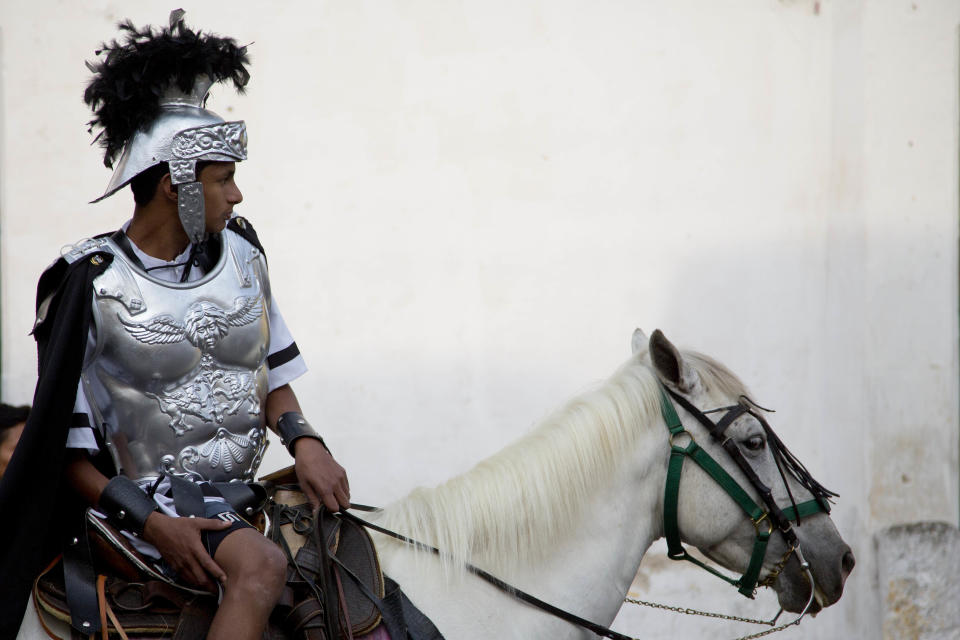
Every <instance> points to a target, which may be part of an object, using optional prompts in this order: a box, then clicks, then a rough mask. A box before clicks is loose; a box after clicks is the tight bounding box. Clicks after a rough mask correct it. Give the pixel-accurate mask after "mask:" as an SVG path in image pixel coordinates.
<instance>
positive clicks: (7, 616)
mask: <svg viewBox="0 0 960 640" xmlns="http://www.w3.org/2000/svg"><path fill="white" fill-rule="evenodd" d="M228 228H229V229H231V230H232V231H234V232H236V233H239V234H240V235H241V236H243V237H244V238H245V239H246V240H247V241H248V242H250V243H251V244H252V245H254V246H255V247H257V248H258V249H260V251H261V252H262V251H263V246H262V245H261V244H260V241H259V239H258V238H257V234H256V231H254V229H253V227H252V226H251V225H250V223H249V222H247V221H246V220H244V219H243V218H239V217H237V218H234V219H232V220H230V223H229V225H228ZM112 259H113V255H112V254H110V253H107V252H94V253H91V254H88V255H86V256H85V257H84V258H82V259H80V260H78V261H77V262H74V263H72V264H70V263H67V261H66V260H64V259H63V258H61V259H59V260H57V261H56V262H55V263H54V264H53V265H51V266H50V267H49V268H48V269H47V270H46V271H44V272H43V275H41V276H40V281H39V284H38V285H37V317H38V322H37V324H36V325H35V326H34V330H33V336H34V338H35V339H36V341H37V364H38V378H37V387H36V390H35V392H34V395H33V408H32V409H31V411H30V417H29V418H28V419H27V424H26V427H24V430H23V435H22V436H21V437H20V442H19V443H18V444H17V448H16V450H15V451H14V453H13V457H12V458H11V460H10V463H9V465H8V466H7V470H6V472H5V473H4V475H3V478H2V479H0V640H13V639H14V638H15V637H16V635H17V631H18V630H19V628H20V622H21V621H22V619H23V614H24V610H25V608H26V605H27V602H28V600H29V597H30V589H31V587H32V585H33V580H34V578H36V576H37V575H38V574H39V573H40V572H41V571H42V570H43V569H44V567H46V566H47V565H48V564H49V563H50V562H51V561H52V560H53V559H55V558H56V557H57V555H58V554H59V553H60V550H61V549H62V546H63V542H64V541H65V540H66V539H68V538H69V537H72V536H73V535H74V533H75V531H77V530H79V525H80V523H81V521H82V514H83V511H84V509H85V507H86V505H84V504H83V503H82V502H81V501H80V500H79V499H78V498H76V497H75V496H74V495H73V493H72V492H71V491H70V490H69V489H67V488H66V487H65V486H64V484H63V467H64V461H65V459H66V442H67V433H68V432H69V430H70V427H71V426H72V425H73V422H74V414H73V407H74V403H75V401H76V394H77V385H78V383H79V381H80V369H81V367H82V365H83V356H84V351H85V349H86V343H87V334H88V332H89V330H90V318H91V304H92V301H93V295H92V291H93V279H94V278H96V277H97V276H98V275H100V274H101V273H103V272H104V271H105V270H106V268H107V267H108V266H109V265H110V263H111V261H112ZM94 431H96V430H94ZM101 452H102V453H101V455H100V456H98V457H97V458H95V459H94V460H93V463H94V465H95V466H96V467H97V468H98V469H100V471H101V472H102V473H104V475H106V476H108V477H109V476H113V475H115V474H116V472H115V471H114V470H113V464H112V462H111V460H110V457H109V455H108V454H107V453H106V452H105V450H104V448H102V447H101Z"/></svg>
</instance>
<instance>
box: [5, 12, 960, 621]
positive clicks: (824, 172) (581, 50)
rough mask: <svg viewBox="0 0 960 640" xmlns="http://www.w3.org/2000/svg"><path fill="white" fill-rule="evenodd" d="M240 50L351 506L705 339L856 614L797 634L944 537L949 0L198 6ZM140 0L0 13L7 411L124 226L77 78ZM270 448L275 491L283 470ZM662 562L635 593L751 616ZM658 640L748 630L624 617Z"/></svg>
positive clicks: (954, 466)
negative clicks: (637, 364) (748, 392)
mask: <svg viewBox="0 0 960 640" xmlns="http://www.w3.org/2000/svg"><path fill="white" fill-rule="evenodd" d="M185 8H186V9H187V20H188V22H189V23H190V24H191V25H193V26H195V27H202V28H204V29H209V30H212V31H215V32H218V33H223V34H229V35H232V36H235V37H236V38H238V40H240V41H241V42H253V43H254V44H253V45H252V47H251V56H252V58H253V66H252V80H251V83H250V85H249V88H248V93H247V95H246V96H243V97H237V96H235V95H233V93H232V90H230V89H227V88H220V89H218V90H216V91H215V93H214V95H213V96H212V98H211V101H210V106H211V108H213V109H214V110H215V111H217V112H219V113H221V115H224V116H225V117H227V118H228V119H232V118H243V119H245V120H246V121H247V125H248V128H249V131H250V159H249V160H248V161H247V162H245V163H243V164H242V165H241V166H240V167H239V172H238V181H239V184H240V186H241V188H242V189H243V190H244V195H245V200H244V202H243V204H242V205H240V206H238V207H237V211H238V213H241V214H242V215H245V216H247V217H248V218H250V219H251V220H252V221H253V223H254V224H255V225H256V226H257V228H258V231H259V233H260V236H261V238H262V240H263V241H264V244H265V245H266V247H267V250H268V255H269V256H270V259H271V262H270V265H271V269H272V280H273V287H274V292H275V294H276V296H277V299H278V300H279V303H280V305H281V307H282V309H283V311H284V313H285V316H286V317H287V320H288V323H289V324H290V325H291V328H292V330H293V331H294V333H295V335H296V336H297V338H298V342H299V345H300V348H301V350H302V351H303V353H304V355H305V357H306V358H307V361H308V363H309V364H310V366H311V371H310V373H309V374H308V375H307V376H306V377H305V378H304V379H302V380H301V381H299V382H298V383H297V385H296V389H297V391H298V392H299V394H300V396H301V401H302V403H303V405H304V408H305V413H306V415H307V416H308V417H309V418H310V419H311V421H312V422H313V423H314V424H315V425H316V426H317V427H319V428H320V429H321V430H322V431H323V432H324V435H325V437H326V438H327V442H328V443H329V444H330V446H331V448H332V449H333V450H334V451H335V453H336V454H337V456H338V458H339V459H340V460H341V462H342V463H343V464H344V465H345V466H346V467H347V469H348V471H349V472H350V476H351V487H352V492H353V496H354V498H355V499H356V500H358V501H360V502H368V503H381V504H382V503H387V502H389V501H391V500H394V499H396V498H399V497H401V496H402V495H404V494H405V493H406V492H408V491H409V490H410V489H412V488H413V487H415V486H418V485H432V484H436V483H438V482H441V481H442V480H444V479H445V478H447V477H450V476H451V475H454V474H456V473H459V472H461V471H464V470H466V469H468V468H469V467H470V466H471V465H473V464H474V463H475V462H477V461H479V460H480V459H481V458H483V457H484V456H486V455H489V454H491V453H493V452H495V451H497V450H498V449H500V448H501V447H503V446H504V445H505V444H506V443H508V442H510V441H511V440H513V439H515V438H516V437H517V436H518V435H519V434H521V433H523V432H525V431H526V430H528V429H529V428H530V427H531V426H532V425H533V424H535V423H536V422H537V421H538V420H539V419H540V418H541V417H543V416H545V415H546V414H547V413H549V412H550V410H551V409H552V408H554V407H556V406H558V405H559V404H561V403H562V402H563V401H564V400H566V399H567V398H569V397H571V396H572V395H574V394H575V393H577V392H579V391H581V390H583V389H585V388H588V387H590V386H591V385H592V384H594V383H596V382H597V381H599V380H602V379H603V378H605V377H606V376H607V375H609V374H610V373H612V372H613V370H614V369H615V368H616V367H617V366H618V365H619V364H620V362H622V361H623V360H625V359H626V358H627V356H628V355H629V338H630V334H631V332H632V330H633V328H634V327H636V326H640V327H642V328H644V329H645V330H646V331H647V332H648V333H649V332H650V331H652V330H653V329H654V328H657V327H659V328H661V329H663V330H664V331H665V332H666V333H667V335H668V336H669V337H671V338H672V339H674V340H675V341H676V342H677V343H678V344H680V345H684V346H689V347H692V348H695V349H697V350H699V351H703V352H705V353H708V354H711V355H713V356H715V357H717V358H718V359H720V360H721V361H723V362H724V363H726V364H727V365H729V366H730V367H731V368H732V369H733V370H734V371H736V372H737V373H738V374H740V376H741V377H742V378H743V379H744V380H745V381H746V382H747V384H748V385H750V386H751V388H752V390H753V394H754V396H755V397H756V399H757V400H758V401H759V402H760V403H761V404H764V405H767V406H769V405H773V406H774V407H775V408H776V409H777V411H778V412H777V414H776V415H775V416H773V424H774V426H775V427H776V428H777V429H778V432H779V433H780V435H781V436H782V437H783V438H784V439H785V440H786V442H787V443H788V444H789V445H790V447H791V449H793V450H794V452H795V453H796V454H797V455H798V456H799V458H800V459H801V460H803V461H804V462H805V463H806V464H807V466H808V467H809V468H810V469H811V470H812V471H813V473H814V474H815V475H816V477H817V478H818V479H820V480H821V481H822V482H824V484H826V485H827V486H829V487H830V488H832V489H834V490H836V491H838V492H839V493H840V494H841V496H842V497H841V501H840V502H839V503H838V505H837V507H836V509H835V510H834V520H835V522H836V523H837V525H838V527H839V529H840V530H841V532H842V533H843V535H844V536H845V538H846V539H847V540H848V542H849V543H850V544H851V545H852V547H853V548H854V551H855V552H856V554H857V556H858V568H857V569H856V570H855V571H854V573H853V576H852V577H851V578H850V580H849V582H848V588H847V593H846V595H845V596H844V598H843V599H842V600H841V601H840V603H839V604H837V605H836V606H835V607H833V608H831V609H828V610H826V611H824V612H823V613H821V614H820V616H819V617H818V619H817V620H816V621H813V622H809V623H804V625H803V626H801V627H800V628H799V629H798V630H795V631H791V632H790V633H791V634H792V635H793V636H794V637H798V638H799V637H804V638H833V637H879V635H880V633H881V622H880V621H881V616H880V606H881V605H880V598H879V593H878V589H877V575H878V574H877V571H878V567H877V563H876V557H875V548H874V544H873V535H874V534H875V533H876V532H877V531H879V530H880V529H882V528H884V527H888V526H891V525H895V524H899V523H905V522H914V521H921V520H941V521H947V522H953V523H955V522H957V519H958V499H960V498H958V477H960V469H958V440H960V436H958V415H957V414H958V405H960V399H958V392H957V389H958V364H957V352H958V344H957V333H958V332H957V326H958V314H957V309H958V295H957V280H958V278H957V262H958V249H957V247H958V229H957V225H958V202H957V200H958V180H957V175H958V124H957V123H958V105H957V103H958V94H960V87H958V76H960V70H958V57H960V54H958V52H960V44H958V35H957V34H958V25H960V5H958V4H957V3H955V2H951V1H946V0H941V1H932V0H931V1H924V0H915V1H914V2H909V1H905V2H901V1H893V0H891V1H889V2H865V1H862V0H861V1H858V0H835V1H830V0H823V1H819V2H815V1H813V0H779V1H778V0H763V1H761V2H757V1H755V0H754V1H749V2H748V1H747V0H734V1H732V2H725V3H712V2H704V1H696V0H678V1H676V2H670V3H657V2H635V3H621V2H614V1H612V0H606V1H605V0H601V1H599V2H589V3H587V2H577V1H571V0H561V1H551V2H547V1H545V0H531V1H530V2H525V3H514V2H505V1H500V0H485V1H484V2H448V3H438V2H426V1H423V2H392V1H382V2H305V1H291V2H285V3H270V4H264V3H259V2H252V1H249V0H238V1H232V2H222V1H219V0H215V1H209V2H204V3H198V4H197V6H186V7H185ZM168 9H169V8H168V7H159V6H158V5H157V4H156V3H151V2H146V1H145V0H137V1H128V2H116V1H113V2H111V1H105V0H96V1H91V2H84V3H75V2H67V1H55V0H41V1H38V2H33V3H13V2H6V3H2V4H0V96H2V99H0V142H2V147H0V270H2V273H0V277H2V282H0V285H2V286H0V289H2V298H0V302H2V312H0V320H2V347H3V348H2V396H3V399H4V400H6V401H13V402H23V401H29V399H30V397H31V393H32V387H33V383H34V379H35V355H34V347H33V344H32V340H31V339H30V338H29V337H28V336H27V334H28V332H29V330H30V326H31V322H32V308H33V293H34V286H35V282H36V277H37V276H38V275H39V273H40V271H41V270H42V269H43V268H44V267H45V266H46V265H47V264H48V263H50V262H51V261H52V260H53V259H54V257H56V256H57V255H58V252H59V251H60V248H61V246H63V245H65V244H67V243H70V242H73V241H76V240H78V239H80V238H84V237H87V236H91V235H93V234H96V233H99V232H102V231H106V230H110V229H113V228H116V226H118V225H119V224H120V223H121V222H122V221H123V220H125V219H126V218H127V217H128V216H129V214H130V210H131V209H130V200H129V198H128V197H127V196H125V195H122V194H121V195H117V196H114V197H112V198H110V199H108V200H107V201H105V202H103V203H100V204H98V205H87V204H85V203H86V202H87V201H89V200H92V199H93V198H94V197H96V196H97V195H99V193H100V192H101V191H102V189H103V186H104V185H105V184H106V182H107V179H108V176H109V173H108V172H107V171H106V170H105V169H104V168H103V167H102V165H101V156H100V153H99V150H98V149H97V148H96V147H91V146H90V144H89V143H90V136H89V135H88V134H87V132H86V130H85V127H84V123H85V122H86V121H87V120H88V119H89V114H88V112H87V111H86V109H85V107H84V105H83V104H82V102H81V100H80V96H81V94H82V91H83V86H84V84H85V82H86V81H87V79H88V72H87V71H86V69H85V68H84V66H83V60H85V59H90V58H92V56H93V50H94V49H95V47H96V45H97V43H98V42H100V41H101V40H103V39H106V38H110V37H112V36H113V35H114V34H115V30H114V24H115V23H116V22H117V21H118V20H119V19H121V18H124V17H130V18H131V19H132V20H133V21H134V23H136V24H138V25H140V24H147V23H154V24H158V23H162V22H163V21H165V20H166V17H167V15H166V12H167V10H168ZM288 462H289V461H288V459H287V458H286V455H285V453H284V452H283V450H282V447H280V446H278V443H275V444H274V446H272V447H271V450H270V451H269V453H268V456H267V460H266V462H265V465H264V467H263V468H264V470H271V469H275V468H278V467H280V466H283V465H285V464H287V463H288ZM663 556H664V553H663V549H662V548H660V547H659V546H655V547H654V548H653V549H651V551H650V553H649V554H648V558H647V560H645V562H644V565H643V566H642V567H641V572H640V575H639V577H638V580H637V582H636V584H635V588H636V590H637V593H638V594H639V595H641V596H644V597H649V598H657V599H659V600H661V601H667V602H672V603H682V604H684V605H685V606H694V607H707V606H712V607H714V608H716V609H724V610H728V611H732V612H735V613H740V614H744V613H747V614H750V615H764V614H765V613H767V612H769V613H771V614H772V613H773V612H774V611H775V610H776V605H775V603H774V602H773V599H772V597H771V594H761V598H760V604H759V605H756V604H753V603H750V602H748V601H746V600H744V601H742V602H741V601H739V600H736V599H735V598H738V597H739V596H736V594H735V593H734V592H733V590H730V593H725V592H723V591H722V590H721V589H718V588H717V587H718V586H719V583H715V582H714V579H713V578H711V577H710V576H708V575H706V574H700V573H697V572H693V571H692V570H688V569H685V568H682V567H678V566H676V564H677V563H669V562H667V561H665V560H664V559H663ZM617 625H618V627H619V628H622V629H623V630H625V631H633V632H636V630H637V629H643V633H645V634H647V635H649V636H656V637H674V636H676V635H683V636H691V635H699V634H701V633H703V634H707V633H709V634H711V635H713V634H715V633H725V632H727V631H729V632H731V633H733V634H740V633H741V632H742V631H743V630H742V628H739V627H735V628H733V629H730V628H728V627H724V626H723V625H721V626H720V627H716V626H713V625H711V624H710V623H705V625H703V626H701V623H699V622H695V621H691V620H686V619H676V620H675V619H673V618H671V617H664V616H663V615H662V614H657V613H652V612H648V611H639V610H638V611H630V612H627V611H624V612H623V613H622V614H621V616H620V618H619V619H618V621H617Z"/></svg>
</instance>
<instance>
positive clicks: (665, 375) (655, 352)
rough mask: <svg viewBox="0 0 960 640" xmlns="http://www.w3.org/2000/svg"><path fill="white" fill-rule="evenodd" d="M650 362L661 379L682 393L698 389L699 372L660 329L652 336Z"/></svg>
mask: <svg viewBox="0 0 960 640" xmlns="http://www.w3.org/2000/svg"><path fill="white" fill-rule="evenodd" d="M650 360H652V361H653V366H654V368H655V369H656V370H657V375H658V376H660V379H661V380H663V381H664V382H666V383H668V384H670V385H672V386H673V387H675V388H676V389H677V390H678V391H680V392H681V393H689V392H691V391H693V390H694V389H695V388H696V386H697V380H698V379H699V377H698V376H697V372H696V371H694V370H693V369H692V368H691V367H690V365H688V364H687V362H686V360H684V359H683V356H682V355H680V351H679V349H677V348H676V347H675V346H673V343H672V342H670V341H669V340H667V336H665V335H663V332H662V331H660V329H657V330H656V331H654V332H653V335H652V336H650Z"/></svg>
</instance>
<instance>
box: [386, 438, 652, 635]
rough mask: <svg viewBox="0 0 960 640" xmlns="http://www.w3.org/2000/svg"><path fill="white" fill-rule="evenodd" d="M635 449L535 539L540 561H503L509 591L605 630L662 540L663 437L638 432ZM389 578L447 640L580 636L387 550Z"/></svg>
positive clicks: (514, 603) (407, 554) (566, 626)
mask: <svg viewBox="0 0 960 640" xmlns="http://www.w3.org/2000/svg"><path fill="white" fill-rule="evenodd" d="M641 429H642V434H641V435H640V436H639V437H638V438H637V440H636V441H635V445H636V446H635V447H634V450H633V451H632V452H629V453H626V454H625V456H626V457H625V459H624V461H623V462H622V463H621V464H620V465H618V467H617V469H616V470H615V471H613V472H611V474H610V475H611V477H610V478H609V480H607V481H604V482H602V483H600V486H598V488H597V489H596V490H595V494H594V495H592V496H591V498H590V500H589V501H588V503H587V505H586V506H585V507H584V509H583V512H582V513H581V514H580V516H579V517H578V518H576V519H575V520H574V521H572V522H570V523H569V525H568V526H566V527H563V530H562V532H561V533H560V535H557V536H556V537H554V538H552V539H549V540H542V541H538V544H540V545H543V546H546V547H547V551H548V553H547V554H545V558H544V559H543V560H540V561H537V562H529V561H528V560H527V559H526V558H523V557H514V558H507V559H506V560H507V562H506V563H501V564H502V566H509V567H510V568H509V569H506V570H501V575H502V577H504V578H505V579H507V580H508V581H509V582H511V583H512V584H513V585H514V586H516V587H518V588H520V589H523V590H525V591H528V592H529V593H532V594H533V595H535V596H537V597H540V598H542V599H544V600H547V601H548V602H550V603H551V604H554V605H556V606H559V607H561V608H564V609H566V610H568V611H571V612H573V613H575V614H577V615H579V616H581V617H585V618H587V619H590V620H592V621H594V622H598V623H600V624H604V625H609V624H610V623H611V622H612V621H613V619H614V617H616V613H617V611H618V610H619V608H620V605H621V604H622V602H623V597H624V595H625V594H626V592H627V590H628V589H629V587H630V584H631V582H632V581H633V578H634V576H635V574H636V571H637V569H638V568H639V566H640V560H641V559H642V558H643V554H644V553H645V552H646V550H647V548H649V546H650V544H651V543H652V542H653V541H654V540H656V539H657V538H658V537H660V536H661V535H662V526H661V525H660V523H659V513H660V506H659V505H660V501H659V498H660V496H661V494H662V488H663V482H664V479H665V477H666V460H667V457H668V456H667V446H666V444H665V442H666V438H665V434H664V433H660V432H659V430H658V429H657V428H656V427H649V426H648V427H642V428H641ZM385 551H387V553H386V554H385V556H384V557H383V560H384V569H385V571H386V573H388V574H390V575H391V576H393V577H394V578H396V579H397V580H398V581H399V582H400V583H401V584H402V585H403V587H404V590H405V591H407V592H408V593H409V595H410V597H411V599H412V600H413V601H414V602H415V603H417V604H418V606H422V608H423V609H424V610H425V612H426V613H427V614H428V615H429V616H430V617H431V618H433V619H434V620H435V622H436V623H437V625H438V627H439V628H440V629H441V630H443V632H444V634H445V635H446V637H447V638H448V639H449V640H456V639H457V638H489V637H500V638H514V637H516V638H532V637H551V638H561V637H578V636H577V635H576V634H578V633H579V632H578V631H577V630H576V629H575V628H574V627H572V626H571V625H569V623H566V622H563V621H559V620H558V619H556V618H553V617H552V616H550V615H548V614H546V613H543V612H540V611H538V610H536V609H533V608H531V607H529V606H527V605H522V604H520V603H519V602H518V601H516V600H513V599H512V598H510V597H509V596H506V595H503V594H500V593H498V592H495V591H492V590H491V589H489V588H487V587H485V586H481V585H479V584H477V582H476V581H475V580H474V579H472V578H469V579H463V580H460V581H457V580H454V581H453V583H451V582H450V581H449V580H446V579H445V578H444V574H443V572H442V571H441V570H440V569H439V567H438V566H437V565H436V564H431V563H426V564H425V563H424V562H423V561H422V559H421V560H420V561H417V560H415V559H413V554H415V553H416V552H411V551H408V550H400V549H398V548H396V547H392V548H390V549H389V550H386V549H385Z"/></svg>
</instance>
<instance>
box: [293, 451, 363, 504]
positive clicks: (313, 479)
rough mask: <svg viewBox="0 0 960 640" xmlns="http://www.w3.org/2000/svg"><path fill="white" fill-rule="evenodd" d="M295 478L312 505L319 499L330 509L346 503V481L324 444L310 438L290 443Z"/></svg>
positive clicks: (348, 499) (348, 489) (347, 487)
mask: <svg viewBox="0 0 960 640" xmlns="http://www.w3.org/2000/svg"><path fill="white" fill-rule="evenodd" d="M293 453H294V458H295V459H296V470H297V480H299V481H300V489H302V490H303V493H304V494H306V496H307V498H308V499H309V500H310V504H312V505H313V508H314V509H319V508H320V504H321V503H322V504H323V505H324V506H326V507H327V509H329V510H330V511H332V512H336V511H340V509H346V508H348V507H349V506H350V483H349V482H348V481H347V472H346V471H344V469H343V467H341V466H340V465H339V464H338V463H337V461H336V460H334V459H333V456H331V455H330V452H329V451H327V449H326V447H324V446H323V445H322V444H320V441H319V440H315V439H313V438H299V439H297V441H296V442H294V443H293Z"/></svg>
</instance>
